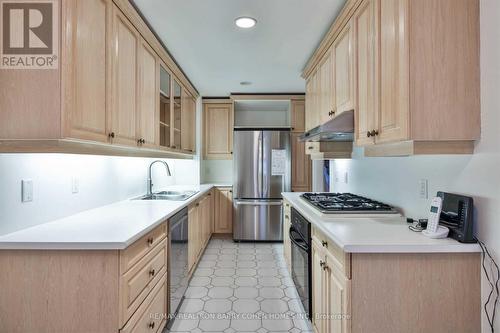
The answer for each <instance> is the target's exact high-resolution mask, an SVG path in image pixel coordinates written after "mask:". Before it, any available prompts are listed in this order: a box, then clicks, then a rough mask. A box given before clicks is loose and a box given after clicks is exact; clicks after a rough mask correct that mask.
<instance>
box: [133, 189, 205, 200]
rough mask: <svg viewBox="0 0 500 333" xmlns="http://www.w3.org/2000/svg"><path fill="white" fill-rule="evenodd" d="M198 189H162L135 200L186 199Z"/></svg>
mask: <svg viewBox="0 0 500 333" xmlns="http://www.w3.org/2000/svg"><path fill="white" fill-rule="evenodd" d="M196 193H198V191H161V192H157V193H153V194H151V195H144V196H142V197H139V198H136V199H134V200H171V201H184V200H187V199H189V198H191V197H192V196H193V195H195V194H196Z"/></svg>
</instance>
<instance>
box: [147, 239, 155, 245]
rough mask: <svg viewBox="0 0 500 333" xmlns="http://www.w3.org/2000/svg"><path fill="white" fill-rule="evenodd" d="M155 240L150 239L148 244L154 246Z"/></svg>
mask: <svg viewBox="0 0 500 333" xmlns="http://www.w3.org/2000/svg"><path fill="white" fill-rule="evenodd" d="M153 242H154V239H153V237H150V238H148V244H149V245H153Z"/></svg>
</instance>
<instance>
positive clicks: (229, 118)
mask: <svg viewBox="0 0 500 333" xmlns="http://www.w3.org/2000/svg"><path fill="white" fill-rule="evenodd" d="M233 117H234V114H233V103H230V102H228V103H210V102H206V101H205V102H204V104H203V123H204V126H203V128H204V133H203V138H204V143H203V144H204V149H203V157H204V158H205V159H207V160H211V159H221V160H230V159H232V158H233V156H232V154H233V124H234V121H233V119H234V118H233Z"/></svg>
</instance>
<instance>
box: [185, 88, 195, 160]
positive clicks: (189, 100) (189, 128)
mask: <svg viewBox="0 0 500 333" xmlns="http://www.w3.org/2000/svg"><path fill="white" fill-rule="evenodd" d="M182 94H183V96H184V97H183V110H182V113H181V117H182V119H181V149H182V150H184V151H187V152H189V153H194V152H195V151H196V99H195V98H194V97H192V96H191V95H189V94H188V93H187V92H186V90H183V91H182Z"/></svg>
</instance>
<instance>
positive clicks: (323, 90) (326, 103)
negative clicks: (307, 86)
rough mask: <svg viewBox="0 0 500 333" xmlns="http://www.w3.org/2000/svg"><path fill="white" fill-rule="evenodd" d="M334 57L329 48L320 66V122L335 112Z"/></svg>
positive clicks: (329, 117) (318, 88)
mask: <svg viewBox="0 0 500 333" xmlns="http://www.w3.org/2000/svg"><path fill="white" fill-rule="evenodd" d="M334 60H335V59H334V57H333V53H332V50H331V49H330V50H328V52H327V53H326V54H325V56H324V59H323V61H322V63H321V64H320V67H319V72H318V74H319V79H318V87H317V90H318V95H319V101H318V104H319V108H318V112H319V123H318V125H319V124H323V123H324V122H326V121H328V120H330V119H331V118H332V117H333V116H334V114H333V112H334V108H333V105H334V80H333V73H334V72H333V65H334Z"/></svg>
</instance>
